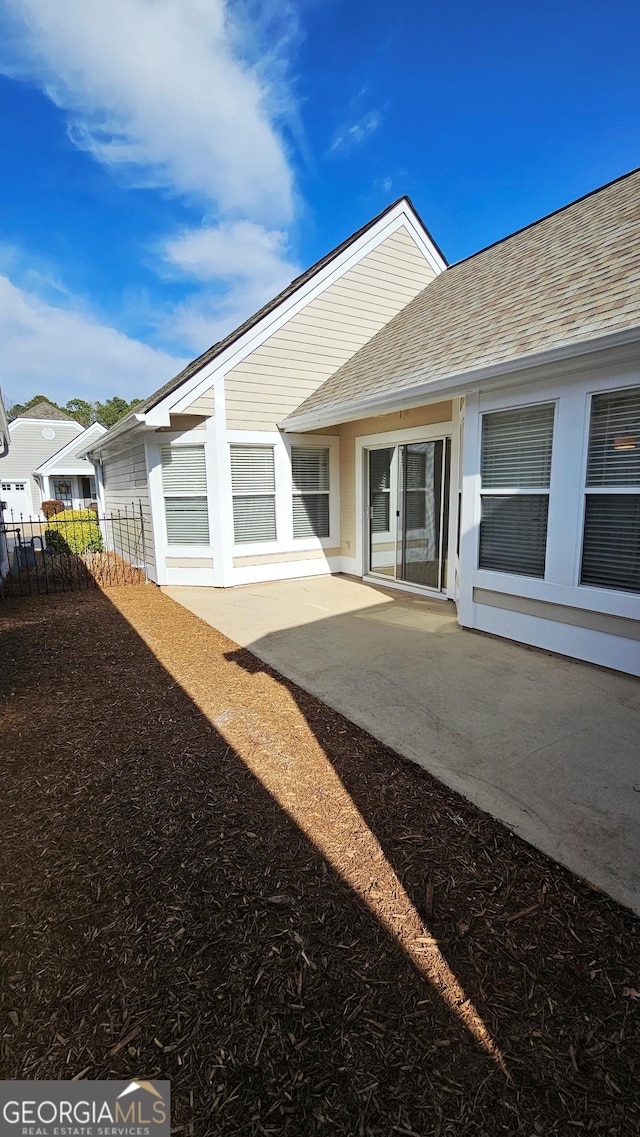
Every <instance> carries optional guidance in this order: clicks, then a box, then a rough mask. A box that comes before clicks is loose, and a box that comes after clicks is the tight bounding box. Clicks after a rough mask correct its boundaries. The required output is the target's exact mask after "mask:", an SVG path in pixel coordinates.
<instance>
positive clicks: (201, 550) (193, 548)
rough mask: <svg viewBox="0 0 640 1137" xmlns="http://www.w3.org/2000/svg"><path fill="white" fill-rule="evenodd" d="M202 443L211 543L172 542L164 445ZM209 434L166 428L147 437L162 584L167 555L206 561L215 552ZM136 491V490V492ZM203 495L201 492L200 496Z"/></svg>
mask: <svg viewBox="0 0 640 1137" xmlns="http://www.w3.org/2000/svg"><path fill="white" fill-rule="evenodd" d="M167 445H170V446H202V445H204V447H205V469H206V471H207V498H208V506H209V542H210V543H209V544H208V545H170V544H169V543H168V541H167V521H166V515H165V510H164V488H163V485H162V458H161V452H160V451H161V447H162V446H167ZM209 450H210V447H209V445H208V437H207V434H206V433H205V431H203V430H190V431H183V432H178V431H162V432H159V433H157V434H154V435H152V436H151V437H148V438H146V439H145V452H146V463H147V481H148V486H149V504H150V508H151V514H152V518H153V529H154V545H155V556H156V561H157V571H158V573H159V578H160V579H159V581H158V583H160V584H166V583H168V581H167V578H166V568H165V558H166V557H190V558H191V557H192V558H196V557H202V558H203V563H204V562H205V561H210V560H211V557H212V555H213V550H212V544H211V542H212V541H213V539H214V526H215V515H214V512H213V502H214V496H215V495H214V493H213V492H212V486H215V480H214V479H213V477H212V465H211V460H210V453H209ZM134 493H135V491H134ZM198 496H200V495H198Z"/></svg>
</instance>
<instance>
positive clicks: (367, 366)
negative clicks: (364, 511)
mask: <svg viewBox="0 0 640 1137" xmlns="http://www.w3.org/2000/svg"><path fill="white" fill-rule="evenodd" d="M637 325H640V169H639V170H635V171H633V172H632V173H630V174H626V175H625V176H624V177H622V178H619V179H618V180H616V181H615V182H610V183H609V184H608V185H606V186H603V187H602V188H601V189H599V190H595V191H594V192H593V193H591V194H588V195H587V196H586V197H583V198H580V199H579V200H578V201H575V202H572V203H571V204H570V205H567V206H565V207H564V208H563V209H560V210H558V211H557V212H555V213H552V214H550V215H549V216H548V217H544V218H543V219H542V220H540V221H537V222H535V223H534V224H532V225H529V226H527V227H526V228H525V229H521V230H519V231H518V232H517V233H514V234H512V235H511V236H510V237H506V238H504V239H503V240H501V241H498V242H497V243H496V244H494V245H491V246H489V247H488V248H486V249H484V250H482V251H481V252H479V253H475V254H474V255H473V256H471V257H469V258H467V259H466V260H464V261H460V262H458V264H455V265H452V266H451V267H450V268H447V269H446V270H445V271H444V272H442V273H441V274H440V275H439V276H436V277H435V279H434V280H433V281H432V282H431V283H430V284H428V285H427V287H426V288H425V289H424V290H423V292H421V293H420V294H419V295H418V296H417V297H416V298H415V299H414V300H412V301H411V302H410V303H409V304H408V305H407V306H406V307H405V308H403V310H402V311H401V312H400V313H399V314H398V315H397V316H395V317H394V318H393V319H392V320H390V322H389V323H388V324H386V325H385V326H384V328H382V329H381V331H379V332H378V333H377V335H375V336H374V337H373V338H372V339H371V340H369V342H368V343H367V344H365V345H364V347H362V348H361V349H360V350H359V351H358V352H357V353H356V354H355V355H354V356H352V358H351V359H350V360H348V361H347V363H345V364H344V365H343V366H342V367H341V368H340V369H339V370H338V371H336V372H335V374H334V375H332V376H331V377H330V378H329V379H327V381H326V382H325V383H323V385H322V386H321V387H319V388H318V390H317V391H315V392H314V393H313V394H312V395H310V396H309V397H308V398H307V399H306V400H305V401H304V403H302V404H301V406H300V407H299V408H298V409H297V410H296V411H294V413H293V414H292V415H290V416H289V419H288V420H285V426H288V425H289V422H291V425H292V429H293V426H294V424H295V421H296V420H297V419H298V417H299V416H301V415H303V414H306V413H307V412H315V413H321V412H326V414H327V415H328V414H331V416H332V418H331V421H333V422H339V421H340V417H339V415H340V407H341V405H348V404H351V403H356V402H357V401H358V400H359V399H364V398H366V397H371V396H375V395H380V396H381V397H382V396H384V394H385V393H389V395H390V397H391V396H393V395H394V394H396V393H398V392H405V391H409V390H410V389H411V388H412V387H414V386H417V385H418V384H424V383H428V382H429V381H432V380H437V379H440V380H442V379H447V378H452V379H453V378H455V376H456V375H461V374H466V373H467V372H469V371H473V370H476V369H480V368H485V367H490V366H493V365H498V364H508V363H509V362H510V361H516V360H521V359H522V358H523V357H526V356H529V355H531V356H533V355H535V354H537V353H539V352H544V351H546V350H551V349H553V348H559V347H561V346H565V345H571V344H575V343H577V342H579V341H584V340H588V339H591V338H593V339H595V338H597V337H599V336H602V335H605V334H606V333H608V332H614V331H618V330H622V329H627V328H632V327H635V326H637Z"/></svg>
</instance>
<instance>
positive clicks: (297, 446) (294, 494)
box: [289, 442, 332, 545]
mask: <svg viewBox="0 0 640 1137" xmlns="http://www.w3.org/2000/svg"><path fill="white" fill-rule="evenodd" d="M294 450H318V451H322V452H323V453H325V454H326V455H327V476H328V483H329V484H328V486H327V488H326V490H319V489H312V490H299V489H298V488H297V487H296V484H295V480H294V477H293V452H294ZM289 453H290V454H291V513H292V520H291V523H292V526H293V539H294V541H295V542H296V545H298V544H299V542H300V541H306V540H308V539H309V537H315V539H316V540H320V541H323V540H327V538H328V537H329V535H330V533H331V490H332V482H331V449H330V447H329V446H315V445H313V444H312V443H310V442H307V443H305V444H302V443H300V442H293V443H292V444H291V446H290V448H289ZM302 497H326V499H327V530H328V531H327V533H324V534H319V535H318V534H315V533H307V534H304V535H303V536H298V535H297V534H296V532H295V517H294V505H295V500H296V498H302Z"/></svg>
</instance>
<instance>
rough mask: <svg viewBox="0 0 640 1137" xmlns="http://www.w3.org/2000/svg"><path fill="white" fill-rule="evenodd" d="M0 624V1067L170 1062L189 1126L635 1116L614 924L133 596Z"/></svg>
mask: <svg viewBox="0 0 640 1137" xmlns="http://www.w3.org/2000/svg"><path fill="white" fill-rule="evenodd" d="M0 632H1V636H0V653H1V654H0V681H1V686H2V734H1V738H2V744H1V753H0V765H1V767H2V782H1V785H2V831H3V832H2V847H1V853H0V873H1V877H0V887H1V888H2V904H1V913H0V921H1V923H0V966H1V979H0V982H1V988H0V998H1V1009H0V1077H3V1078H16V1077H20V1078H27V1079H33V1078H39V1079H45V1078H70V1077H82V1078H108V1077H113V1078H129V1077H132V1076H138V1077H145V1078H160V1077H165V1078H170V1079H171V1083H172V1095H173V1131H174V1132H175V1133H184V1134H194V1135H197V1137H201V1135H202V1137H209V1135H212V1137H213V1135H223V1137H232V1135H235V1134H243V1135H247V1137H258V1135H262V1134H286V1135H290V1137H306V1135H323V1137H333V1135H336V1137H337V1135H339V1137H343V1135H344V1137H392V1135H394V1134H405V1135H406V1137H412V1135H413V1137H416V1135H417V1137H432V1135H433V1137H436V1135H438V1137H440V1135H444V1134H447V1135H448V1134H455V1135H456V1137H466V1135H472V1134H473V1135H475V1137H493V1135H496V1134H514V1135H515V1134H523V1135H524V1137H537V1135H539V1134H542V1135H544V1134H560V1135H562V1137H565V1135H569V1134H573V1133H597V1134H603V1135H607V1137H615V1135H623V1134H624V1135H626V1134H629V1135H632V1134H633V1135H635V1134H637V1133H638V1132H640V1104H639V1094H638V1090H639V1080H638V1073H639V1070H640V946H639V940H638V930H639V924H638V921H637V920H636V919H635V918H634V917H633V916H632V915H631V914H630V913H628V912H626V911H624V910H622V909H621V908H619V907H618V906H617V905H616V904H615V903H613V901H611V900H609V899H608V898H607V897H605V896H602V895H600V894H598V893H597V892H595V891H593V890H592V889H590V888H588V887H587V886H586V885H585V884H583V883H582V882H580V881H579V880H577V879H575V878H574V877H572V876H571V874H570V873H568V872H566V871H565V870H563V869H561V868H559V867H558V866H557V865H555V864H553V863H552V862H551V861H549V860H547V859H546V858H545V857H544V856H542V854H540V853H538V852H537V851H535V850H533V849H531V848H530V847H529V846H527V845H525V844H524V843H523V842H522V841H520V840H519V839H517V838H514V837H513V836H512V835H510V834H509V832H508V831H507V830H506V829H505V828H504V827H502V826H501V825H500V824H498V823H497V822H495V821H493V820H492V819H491V818H490V817H488V816H487V815H485V814H483V813H481V812H480V811H478V810H477V809H476V808H475V807H473V806H471V805H470V804H468V803H467V802H465V801H464V800H463V799H462V798H460V797H458V796H456V795H455V794H454V793H452V792H451V791H450V790H447V789H445V788H444V787H443V786H441V785H440V784H439V783H438V782H436V781H435V780H434V779H433V778H432V777H430V776H429V775H428V774H427V773H426V772H425V771H423V770H421V769H419V768H417V767H414V766H412V765H410V764H408V763H406V762H404V761H403V760H402V759H400V758H399V757H398V756H397V755H395V754H394V753H393V752H391V751H389V750H387V749H386V748H385V747H383V746H381V745H380V744H379V743H378V742H376V741H375V740H374V739H372V738H371V737H369V736H368V735H367V734H365V733H364V732H363V731H361V730H359V729H358V728H357V727H355V726H353V725H352V724H350V723H349V722H347V721H346V720H345V719H343V718H341V716H340V715H338V714H336V713H334V712H333V711H331V710H329V709H328V708H327V707H325V706H324V705H323V704H322V703H320V702H318V701H317V700H316V699H314V698H312V697H311V696H309V695H307V694H305V693H304V692H303V691H301V690H300V689H299V688H297V687H295V685H293V684H291V683H289V682H287V681H285V680H284V679H282V677H280V676H278V675H277V674H275V673H274V672H271V671H270V670H269V669H268V668H265V666H264V665H263V664H261V663H260V662H259V661H258V660H256V659H255V657H253V656H251V655H250V654H249V653H248V652H246V651H243V650H241V649H239V648H237V647H236V646H235V645H234V644H232V643H230V642H229V641H228V640H226V639H225V638H224V637H223V636H221V635H219V634H218V633H217V632H216V631H214V630H213V629H212V628H210V627H208V626H207V625H205V624H203V623H201V622H200V621H199V620H197V619H196V618H195V617H194V616H192V615H191V614H190V613H188V612H186V611H185V610H184V609H182V608H181V607H179V606H178V605H177V604H175V603H173V602H172V601H171V600H169V599H168V598H167V597H165V596H163V595H162V594H161V593H160V592H159V591H158V590H157V589H156V588H155V587H154V586H152V585H148V586H132V587H128V588H124V587H123V588H119V589H108V590H106V591H104V592H103V591H97V590H96V591H89V592H80V593H66V594H62V595H55V596H51V597H35V598H24V599H14V600H6V601H5V602H2V603H0ZM496 698H497V699H499V693H497V696H496ZM496 713H499V705H497V706H496Z"/></svg>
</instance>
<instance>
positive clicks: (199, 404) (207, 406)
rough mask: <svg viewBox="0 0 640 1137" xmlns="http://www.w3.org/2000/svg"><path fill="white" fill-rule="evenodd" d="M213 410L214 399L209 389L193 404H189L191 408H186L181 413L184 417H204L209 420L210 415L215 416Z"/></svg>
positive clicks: (211, 390)
mask: <svg viewBox="0 0 640 1137" xmlns="http://www.w3.org/2000/svg"><path fill="white" fill-rule="evenodd" d="M215 409H216V408H215V397H214V392H213V387H211V389H210V390H209V391H205V392H204V393H203V394H202V395H200V397H199V398H197V399H196V400H195V402H193V403H191V406H189V407H187V409H186V410H185V411H184V412H183V413H184V414H185V415H206V417H207V418H211V415H213V414H215Z"/></svg>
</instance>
